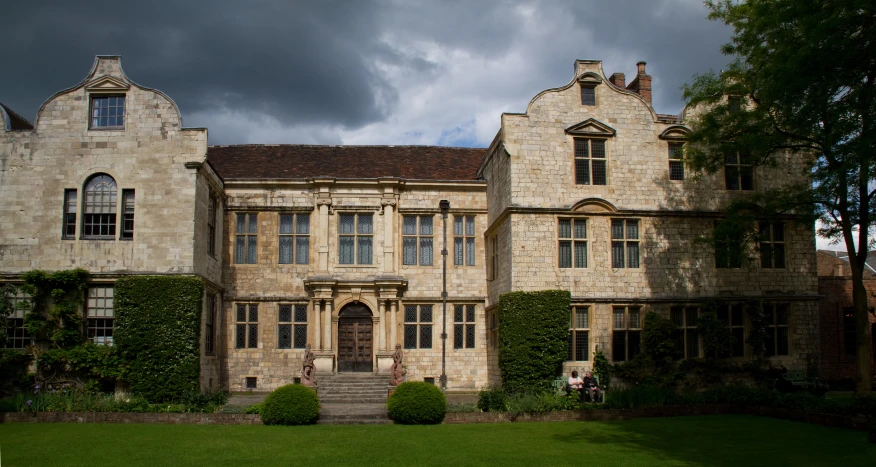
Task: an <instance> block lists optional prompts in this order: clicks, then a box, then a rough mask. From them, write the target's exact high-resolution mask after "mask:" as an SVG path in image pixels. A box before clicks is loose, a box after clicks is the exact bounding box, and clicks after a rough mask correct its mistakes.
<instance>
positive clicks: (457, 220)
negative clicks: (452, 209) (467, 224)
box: [453, 216, 462, 237]
mask: <svg viewBox="0 0 876 467" xmlns="http://www.w3.org/2000/svg"><path fill="white" fill-rule="evenodd" d="M453 235H457V236H460V237H461V236H462V216H454V218H453Z"/></svg>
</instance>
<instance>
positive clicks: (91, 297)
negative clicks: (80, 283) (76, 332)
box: [85, 285, 115, 345]
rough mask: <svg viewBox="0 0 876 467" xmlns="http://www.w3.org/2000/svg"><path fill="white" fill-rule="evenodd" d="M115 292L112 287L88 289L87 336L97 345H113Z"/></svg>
mask: <svg viewBox="0 0 876 467" xmlns="http://www.w3.org/2000/svg"><path fill="white" fill-rule="evenodd" d="M113 292H114V289H113V286H111V285H98V286H89V287H88V299H87V300H86V302H85V317H86V333H87V334H86V335H87V337H88V340H90V341H91V342H94V343H95V344H105V345H112V344H113V325H114V323H115V311H114V310H113V304H114V301H115V298H114V296H113V295H114V293H113Z"/></svg>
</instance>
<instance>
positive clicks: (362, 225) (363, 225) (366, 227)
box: [357, 214, 374, 234]
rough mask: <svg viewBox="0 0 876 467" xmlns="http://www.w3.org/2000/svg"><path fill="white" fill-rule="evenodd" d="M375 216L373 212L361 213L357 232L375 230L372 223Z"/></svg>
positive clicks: (364, 232) (367, 232)
mask: <svg viewBox="0 0 876 467" xmlns="http://www.w3.org/2000/svg"><path fill="white" fill-rule="evenodd" d="M372 221H373V217H372V216H371V214H359V225H358V229H357V232H358V233H360V234H370V233H372V232H373V231H374V226H373V225H372V224H373V223H372Z"/></svg>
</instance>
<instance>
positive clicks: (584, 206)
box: [572, 198, 617, 212]
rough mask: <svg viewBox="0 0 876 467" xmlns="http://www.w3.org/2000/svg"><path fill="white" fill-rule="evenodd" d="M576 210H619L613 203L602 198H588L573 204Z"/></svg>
mask: <svg viewBox="0 0 876 467" xmlns="http://www.w3.org/2000/svg"><path fill="white" fill-rule="evenodd" d="M572 211H575V212H617V208H616V207H614V205H613V204H611V203H609V202H608V201H606V200H604V199H601V198H586V199H582V200H581V201H578V202H577V203H575V204H574V205H573V206H572Z"/></svg>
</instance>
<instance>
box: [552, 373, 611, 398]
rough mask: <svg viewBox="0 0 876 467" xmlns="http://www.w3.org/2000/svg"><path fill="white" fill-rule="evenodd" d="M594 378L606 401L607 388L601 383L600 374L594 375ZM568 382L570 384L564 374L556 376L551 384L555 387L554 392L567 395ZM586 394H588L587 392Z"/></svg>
mask: <svg viewBox="0 0 876 467" xmlns="http://www.w3.org/2000/svg"><path fill="white" fill-rule="evenodd" d="M593 379H595V380H596V385H597V386H598V387H599V390H600V392H601V394H602V400H603V401H605V388H603V387H602V385H601V384H599V377H598V376H596V375H593ZM568 384H569V379H568V378H563V377H562V376H558V377H556V378H555V379H554V380H553V382H551V386H553V388H554V392H555V393H556V394H560V395H565V394H566V386H567V385H568ZM585 394H586V392H585Z"/></svg>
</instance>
